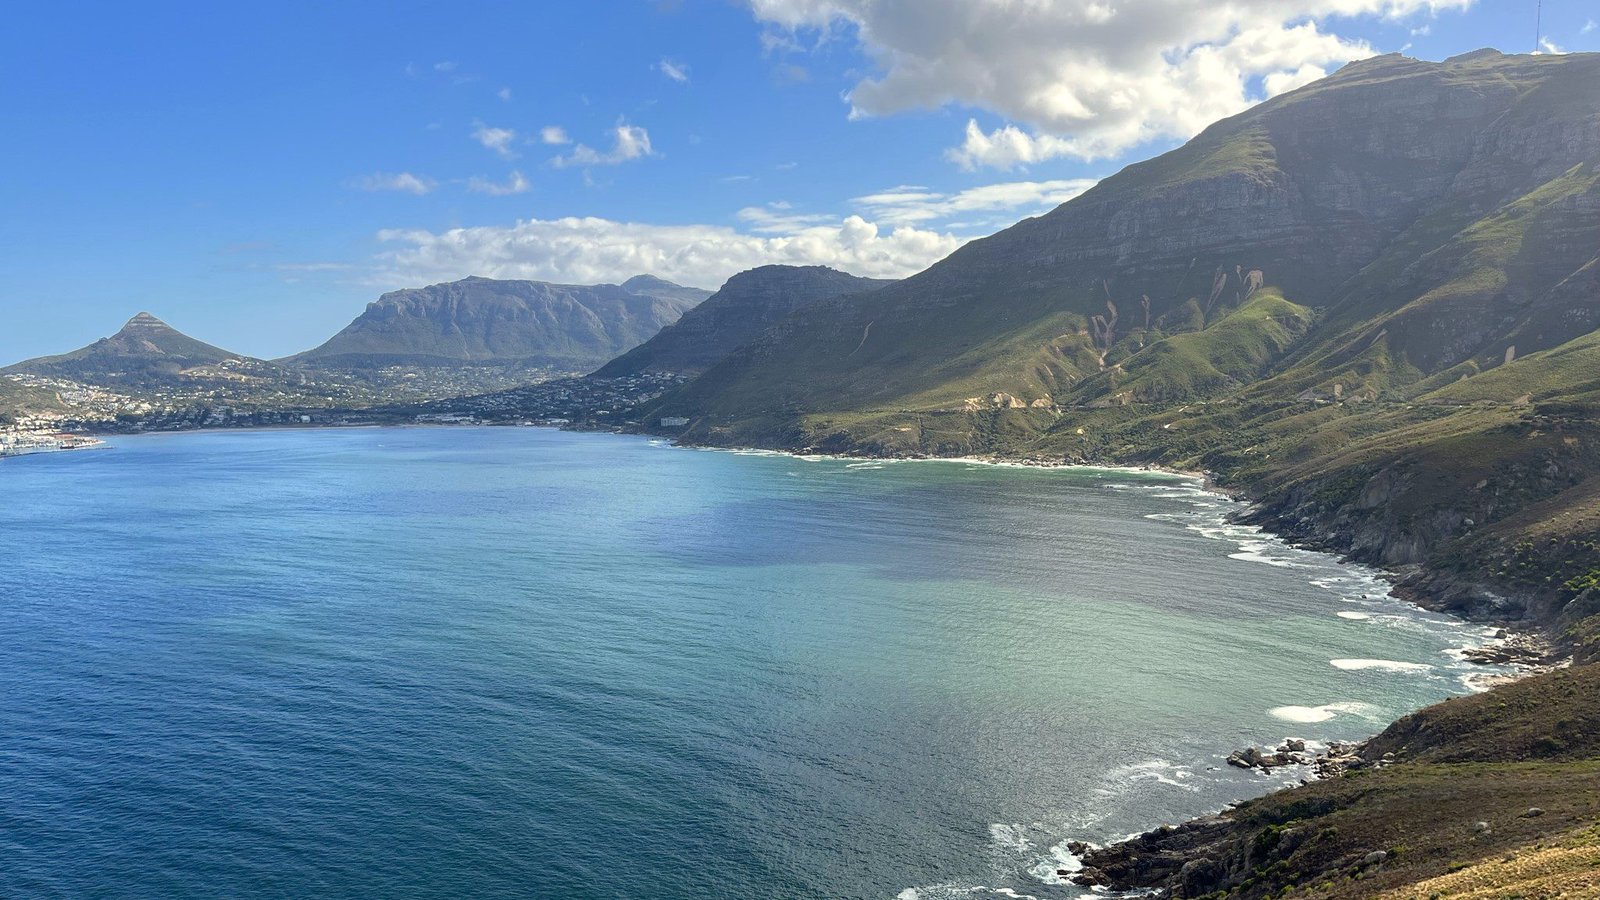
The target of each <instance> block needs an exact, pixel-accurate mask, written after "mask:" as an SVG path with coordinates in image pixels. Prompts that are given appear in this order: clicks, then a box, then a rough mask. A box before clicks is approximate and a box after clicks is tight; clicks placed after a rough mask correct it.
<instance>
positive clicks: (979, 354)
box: [661, 52, 1600, 452]
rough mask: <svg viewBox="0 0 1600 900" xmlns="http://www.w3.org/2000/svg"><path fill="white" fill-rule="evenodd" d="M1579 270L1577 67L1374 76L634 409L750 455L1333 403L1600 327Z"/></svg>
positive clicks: (1590, 181)
mask: <svg viewBox="0 0 1600 900" xmlns="http://www.w3.org/2000/svg"><path fill="white" fill-rule="evenodd" d="M1597 257H1600V54H1571V55H1567V56H1561V57H1555V56H1505V55H1501V54H1498V53H1494V52H1488V53H1479V54H1472V55H1469V56H1466V57H1462V58H1458V59H1455V60H1450V61H1446V62H1443V63H1433V62H1423V61H1418V60H1413V59H1407V58H1404V57H1400V56H1398V55H1388V56H1381V57H1375V58H1373V59H1368V60H1363V61H1361V62H1357V63H1352V64H1350V65H1348V66H1346V67H1345V68H1343V69H1341V70H1340V71H1339V72H1337V73H1335V74H1334V75H1332V76H1329V77H1328V78H1325V79H1323V80H1321V81H1318V82H1316V83H1314V84H1311V85H1308V86H1306V87H1304V88H1301V89H1299V90H1296V91H1292V92H1290V93H1287V94H1284V95H1280V96H1279V97H1276V98H1274V99H1272V100H1270V101H1268V102H1266V103H1263V104H1261V105H1259V106H1257V107H1255V108H1254V109H1251V110H1249V111H1247V112H1245V113H1242V114H1240V115H1238V116H1235V117H1233V118H1230V119H1225V120H1223V121H1221V122H1218V123H1216V124H1215V125H1213V126H1211V127H1210V128H1207V129H1206V130H1205V131H1204V132H1202V133H1201V134H1200V135H1199V136H1197V137H1196V138H1194V139H1193V140H1192V141H1190V142H1189V143H1188V144H1186V145H1185V146H1183V147H1181V148H1179V149H1177V150H1174V151H1172V152H1170V153H1167V154H1165V155H1163V156H1160V157H1157V158H1155V159H1152V160H1149V161H1147V162H1142V163H1138V164H1135V165H1132V166H1129V167H1127V168H1126V169H1124V170H1123V171H1121V172H1119V173H1117V174H1116V175H1114V176H1112V177H1110V178H1107V179H1105V180H1104V181H1102V182H1101V183H1100V184H1099V185H1097V186H1096V187H1095V188H1094V189H1092V190H1090V191H1088V192H1087V193H1085V194H1083V195H1082V196H1080V197H1077V198H1076V199H1074V200H1072V201H1069V202H1068V203H1066V204H1064V205H1062V206H1061V207H1059V208H1057V209H1056V210H1054V211H1052V212H1050V213H1048V214H1046V215H1043V216H1040V217H1038V218H1034V219H1028V220H1025V221H1023V222H1020V223H1018V224H1017V225H1015V226H1012V227H1011V228H1008V229H1006V230H1005V231H1002V232H1000V233H999V234H996V235H994V236H992V237H989V238H986V239H983V240H979V241H974V242H972V243H970V244H967V245H966V246H964V247H962V248H961V249H960V250H957V251H956V252H955V253H953V254H951V255H950V256H949V257H948V258H946V259H945V260H943V261H942V262H940V263H938V264H936V265H934V266H933V267H931V268H930V269H928V270H926V271H924V272H922V273H920V274H918V275H915V276H913V277H911V278H908V279H906V280H904V281H901V282H898V283H896V284H894V285H891V286H889V287H887V288H884V289H882V290H879V291H876V292H873V293H871V294H868V295H864V296H855V297H850V298H835V299H831V300H822V301H819V302H817V303H814V304H812V305H811V306H809V307H806V308H805V309H802V310H800V311H798V312H797V313H795V314H794V315H792V316H790V317H788V318H786V319H784V320H783V321H782V322H780V323H778V324H777V325H776V326H775V327H773V328H771V329H769V330H767V331H766V332H764V333H763V334H762V335H761V336H760V337H759V338H757V339H756V340H754V341H752V342H751V343H749V344H748V345H746V346H745V347H743V348H741V349H739V350H738V351H736V352H735V353H733V354H731V355H730V356H729V357H728V358H727V359H725V360H724V361H723V362H722V363H720V364H718V365H717V366H715V367H713V368H712V369H710V370H709V371H707V372H706V373H705V375H703V376H702V377H701V378H699V379H697V380H696V381H695V382H694V383H692V384H690V385H689V386H687V387H686V388H685V389H684V390H682V391H681V392H679V393H678V394H677V395H675V396H673V397H672V398H671V400H670V402H669V403H667V404H665V405H664V406H663V408H662V410H661V412H664V413H667V414H672V415H685V416H690V417H694V418H697V419H699V420H700V421H702V422H704V423H706V424H705V425H704V426H702V427H703V428H704V429H707V430H706V431H705V432H704V433H702V434H691V435H690V436H689V437H690V438H691V439H697V438H701V439H706V440H712V441H716V442H746V443H765V444H772V443H778V442H781V441H782V440H784V439H785V437H786V436H788V435H791V434H792V432H793V429H794V428H795V426H796V424H797V423H800V422H802V421H803V420H805V419H807V418H808V417H810V418H813V419H826V418H829V417H830V414H833V413H850V414H852V415H851V417H850V418H851V419H852V421H855V422H858V423H863V424H860V425H859V426H858V427H859V429H860V431H861V432H863V433H867V434H878V433H882V432H883V430H884V429H883V428H882V427H881V425H879V424H878V423H876V422H875V421H873V420H870V419H866V418H863V417H861V416H859V415H855V414H859V413H862V412H868V413H874V412H880V411H882V412H890V411H902V410H916V411H919V412H930V411H941V410H946V409H960V407H961V404H962V402H963V400H964V399H966V398H970V397H986V396H992V395H993V394H995V393H997V392H1003V393H1006V394H1009V395H1011V396H1015V397H1017V398H1019V399H1020V400H1021V401H1022V402H1023V403H1024V404H1025V405H1027V406H1029V407H1030V408H1031V405H1032V403H1033V401H1034V400H1036V399H1040V398H1046V397H1048V398H1052V399H1053V401H1054V402H1055V403H1057V404H1058V405H1060V406H1062V407H1072V406H1092V405H1096V404H1098V405H1123V404H1126V403H1150V402H1176V401H1182V400H1187V399H1190V398H1203V397H1212V396H1219V395H1222V394H1224V393H1234V394H1239V393H1243V394H1245V395H1246V396H1253V397H1254V396H1259V397H1268V398H1274V399H1283V400H1292V399H1293V398H1295V397H1297V396H1302V395H1304V396H1315V397H1330V398H1332V397H1337V398H1340V399H1342V400H1345V401H1349V402H1359V401H1361V400H1367V399H1373V398H1376V397H1379V396H1381V395H1384V394H1385V393H1386V392H1392V391H1395V390H1402V389H1406V388H1407V387H1408V386H1410V385H1413V384H1422V383H1424V382H1425V380H1426V379H1427V378H1429V377H1430V376H1434V375H1439V376H1440V377H1441V378H1443V377H1453V375H1454V367H1466V368H1463V369H1462V372H1463V373H1465V372H1466V371H1467V369H1470V370H1471V371H1473V372H1477V371H1487V370H1490V369H1493V368H1496V367H1499V366H1502V365H1505V364H1506V360H1507V359H1516V360H1521V359H1523V358H1525V357H1526V356H1527V355H1528V354H1529V353H1535V352H1538V351H1540V350H1545V349H1548V348H1552V347H1556V346H1557V345H1560V344H1562V343H1564V342H1566V341H1569V340H1572V339H1573V338H1575V337H1577V336H1579V335H1583V334H1586V333H1588V332H1589V331H1591V330H1593V329H1594V328H1595V327H1597V326H1600V304H1597V303H1596V302H1594V300H1595V294H1594V285H1596V284H1597V282H1596V281H1595V279H1596V277H1597V274H1600V263H1597V261H1596V260H1597ZM1262 297H1270V298H1271V299H1270V302H1260V298H1262ZM1313 313H1314V314H1313ZM1512 346H1514V347H1515V351H1514V353H1513V352H1510V351H1508V348H1510V347H1512ZM1447 372H1449V373H1451V374H1450V375H1449V376H1446V375H1444V374H1441V373H1447ZM1441 383H1447V382H1441ZM1037 421H1038V422H1040V423H1045V424H1048V422H1049V420H1048V419H1042V418H1041V419H1039V420H1037ZM713 427H714V428H716V429H718V431H716V432H715V433H712V432H711V431H710V430H709V429H711V428H713ZM1029 427H1033V428H1038V427H1039V426H1038V425H1030V426H1029ZM812 437H813V438H815V437H821V436H812ZM852 437H853V436H852V435H844V436H842V437H841V440H845V441H848V440H849V439H851V438H852ZM906 449H907V450H910V451H916V450H921V451H924V452H943V451H942V450H941V449H940V448H939V447H936V446H923V447H908V448H906Z"/></svg>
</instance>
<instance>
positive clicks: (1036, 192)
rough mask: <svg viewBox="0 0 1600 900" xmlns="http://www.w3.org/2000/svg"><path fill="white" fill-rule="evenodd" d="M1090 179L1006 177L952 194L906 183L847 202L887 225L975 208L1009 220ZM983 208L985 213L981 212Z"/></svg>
mask: <svg viewBox="0 0 1600 900" xmlns="http://www.w3.org/2000/svg"><path fill="white" fill-rule="evenodd" d="M1094 185H1095V179H1092V178H1075V179H1070V180H1059V181H1009V182H1003V183H1000V184H986V185H983V186H981V187H975V188H968V189H966V190H964V191H958V192H956V193H954V194H944V193H939V192H936V191H930V190H927V189H926V188H921V187H916V186H905V187H898V188H893V189H891V190H888V191H881V192H879V193H876V194H868V195H867V196H865V197H857V198H855V199H854V200H853V201H851V202H852V203H854V204H855V205H856V206H857V207H858V208H859V209H861V211H862V214H863V215H866V216H870V217H871V218H873V219H874V220H876V221H880V222H884V223H887V224H890V225H915V224H925V223H928V222H947V223H948V222H950V220H952V219H953V218H955V217H957V216H960V217H963V218H969V219H970V218H972V217H973V216H974V215H975V214H977V215H979V216H980V217H981V218H985V219H987V220H989V221H991V222H995V223H998V224H1001V225H1009V224H1011V223H1012V222H1014V221H1016V219H1017V217H1018V216H1019V215H1036V214H1038V213H1042V212H1048V211H1049V210H1051V209H1054V208H1055V207H1057V206H1060V205H1061V204H1063V203H1065V202H1067V201H1068V200H1071V199H1072V198H1073V197H1076V196H1078V195H1079V194H1082V193H1083V192H1084V191H1087V190H1088V189H1089V188H1092V187H1094ZM985 213H987V214H989V215H988V216H982V214H985ZM1002 214H1003V215H1002ZM947 227H948V225H947Z"/></svg>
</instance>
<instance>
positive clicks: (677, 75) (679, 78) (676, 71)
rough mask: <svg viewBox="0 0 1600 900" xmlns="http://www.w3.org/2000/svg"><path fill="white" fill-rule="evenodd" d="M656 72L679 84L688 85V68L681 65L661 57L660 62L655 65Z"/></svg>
mask: <svg viewBox="0 0 1600 900" xmlns="http://www.w3.org/2000/svg"><path fill="white" fill-rule="evenodd" d="M656 71H657V72H660V73H661V74H663V75H665V76H667V77H668V78H670V79H672V80H673V81H676V82H677V83H679V84H688V83H689V67H688V66H686V65H684V64H683V63H678V62H673V61H672V60H670V59H667V58H666V57H662V59H661V62H658V63H656Z"/></svg>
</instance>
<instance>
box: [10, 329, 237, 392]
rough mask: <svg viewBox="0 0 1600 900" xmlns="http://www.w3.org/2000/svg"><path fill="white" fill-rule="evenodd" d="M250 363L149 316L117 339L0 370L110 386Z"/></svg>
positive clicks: (98, 342)
mask: <svg viewBox="0 0 1600 900" xmlns="http://www.w3.org/2000/svg"><path fill="white" fill-rule="evenodd" d="M234 359H248V357H244V356H241V355H240V354H238V353H233V352H230V351H227V350H224V349H222V348H220V347H213V346H212V345H210V344H207V343H205V342H204V341H197V340H195V339H194V338H192V337H189V336H188V335H186V334H184V333H183V332H181V331H178V330H177V329H176V328H173V327H172V326H171V325H168V324H167V323H165V322H163V321H161V320H160V319H158V318H156V317H155V316H152V315H150V314H149V313H147V312H141V313H139V314H138V315H136V316H134V317H133V318H131V319H129V320H128V323H127V324H126V325H124V326H122V330H120V331H118V332H117V333H116V334H114V335H112V336H110V337H107V338H101V339H100V340H98V341H95V342H94V343H92V344H90V345H88V346H86V347H80V348H79V349H77V350H73V351H72V352H70V353H63V354H60V355H59V356H41V357H38V358H37V359H30V360H26V361H24V362H20V363H17V364H16V365H13V366H8V367H6V368H4V369H0V374H13V373H19V374H27V375H44V376H50V377H55V378H66V379H70V380H72V381H83V382H89V383H108V382H124V381H150V380H161V379H164V378H170V377H173V376H176V375H177V374H178V373H180V372H182V371H184V370H185V369H192V368H194V367H195V366H202V365H209V364H214V363H220V362H223V361H226V360H234Z"/></svg>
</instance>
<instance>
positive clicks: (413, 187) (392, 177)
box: [345, 172, 439, 197]
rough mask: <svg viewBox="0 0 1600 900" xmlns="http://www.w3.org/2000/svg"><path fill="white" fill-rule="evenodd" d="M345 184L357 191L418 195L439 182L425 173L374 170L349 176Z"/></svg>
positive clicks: (436, 185) (434, 186)
mask: <svg viewBox="0 0 1600 900" xmlns="http://www.w3.org/2000/svg"><path fill="white" fill-rule="evenodd" d="M345 186H346V187H352V188H355V189H356V190H358V191H399V192H401V193H405V194H416V195H417V196H419V197H420V196H422V195H423V194H426V193H428V192H429V191H432V190H433V189H434V188H436V187H438V186H439V184H438V182H436V181H434V180H433V179H432V178H429V177H427V176H426V175H413V174H411V173H410V172H374V173H373V174H371V175H361V176H358V177H356V178H351V179H349V180H348V181H346V182H345Z"/></svg>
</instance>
